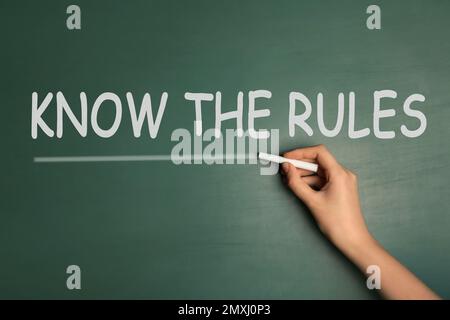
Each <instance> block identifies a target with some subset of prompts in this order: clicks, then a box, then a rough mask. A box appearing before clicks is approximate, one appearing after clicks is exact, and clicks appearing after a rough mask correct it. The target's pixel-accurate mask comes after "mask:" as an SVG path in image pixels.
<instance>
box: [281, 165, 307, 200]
mask: <svg viewBox="0 0 450 320" xmlns="http://www.w3.org/2000/svg"><path fill="white" fill-rule="evenodd" d="M282 166H283V171H284V172H285V174H286V179H287V185H288V187H289V189H291V190H292V192H294V194H295V195H296V196H297V197H299V198H300V200H302V201H303V202H305V203H309V202H310V201H311V199H312V197H314V195H315V191H314V190H313V189H311V187H310V186H309V185H308V184H307V183H306V182H305V181H303V179H302V178H301V177H300V175H299V174H298V172H297V169H296V168H295V167H294V166H293V165H292V164H290V163H288V162H285V163H283V165H282Z"/></svg>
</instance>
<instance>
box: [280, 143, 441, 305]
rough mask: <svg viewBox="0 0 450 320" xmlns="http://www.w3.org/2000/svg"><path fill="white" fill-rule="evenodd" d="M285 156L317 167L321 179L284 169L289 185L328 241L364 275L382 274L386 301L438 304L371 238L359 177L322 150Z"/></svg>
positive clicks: (300, 171)
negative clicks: (373, 268)
mask: <svg viewBox="0 0 450 320" xmlns="http://www.w3.org/2000/svg"><path fill="white" fill-rule="evenodd" d="M284 156H285V157H287V158H291V159H299V160H304V161H315V162H317V163H318V164H319V172H318V174H317V175H311V173H310V172H309V171H305V170H302V169H297V168H295V167H294V166H292V165H291V164H288V163H284V164H283V171H284V173H285V175H286V180H287V184H288V186H289V188H290V189H291V190H292V191H293V192H294V194H295V195H297V197H298V198H300V199H301V200H302V201H303V202H304V203H305V204H306V205H307V206H308V208H309V209H310V210H311V213H312V215H313V217H314V219H315V220H316V222H317V224H318V226H319V228H320V229H321V230H322V232H323V233H324V234H325V236H327V238H328V239H329V240H330V241H331V242H332V243H333V244H334V245H335V246H336V247H337V248H338V249H339V250H340V251H342V253H343V254H344V255H346V256H347V258H348V259H350V261H352V262H353V263H354V264H355V265H356V266H357V267H358V268H359V269H360V270H361V271H362V272H363V273H365V272H366V269H367V267H368V266H370V265H376V266H378V267H379V268H380V270H381V294H382V295H383V297H385V298H387V299H439V296H437V295H436V294H435V293H434V292H433V291H432V290H431V289H429V288H428V287H427V286H426V285H425V284H424V283H423V282H422V281H421V280H419V279H418V278H417V277H416V276H415V275H414V274H412V273H411V272H410V271H409V270H408V269H407V268H406V267H404V266H403V265H402V264H401V263H400V262H399V261H397V260H396V259H395V258H394V257H393V256H391V255H390V254H389V253H388V252H387V251H386V250H385V249H384V248H383V247H382V246H381V245H380V244H379V243H378V242H377V241H376V240H375V239H374V238H373V237H372V235H371V234H370V233H369V230H368V229H367V226H366V223H365V221H364V217H363V215H362V212H361V207H360V203H359V195H358V183H357V177H356V175H355V174H353V173H352V172H350V171H349V170H347V169H346V168H344V167H343V166H341V165H340V164H339V163H338V162H337V161H336V159H335V158H334V157H333V155H332V154H331V153H330V152H329V151H328V150H327V149H326V148H325V147H324V146H322V145H320V146H315V147H309V148H301V149H296V150H293V151H290V152H288V153H285V154H284Z"/></svg>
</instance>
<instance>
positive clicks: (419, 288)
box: [338, 235, 440, 300]
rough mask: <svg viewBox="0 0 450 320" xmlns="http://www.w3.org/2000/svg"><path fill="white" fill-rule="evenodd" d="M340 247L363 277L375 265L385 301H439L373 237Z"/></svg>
mask: <svg viewBox="0 0 450 320" xmlns="http://www.w3.org/2000/svg"><path fill="white" fill-rule="evenodd" d="M358 242H359V243H356V242H355V243H351V244H347V245H345V246H342V245H341V246H338V247H339V248H340V250H341V251H342V252H343V253H344V254H345V255H346V256H347V257H348V259H350V260H351V261H352V262H353V263H354V264H355V265H356V266H357V267H358V268H359V269H360V270H361V272H363V273H364V274H366V270H367V267H368V266H370V265H376V266H378V267H379V268H380V271H381V295H382V296H383V297H384V298H386V299H420V300H422V299H424V300H425V299H440V298H439V296H437V295H436V294H435V293H434V292H433V291H432V290H431V289H429V288H428V287H427V286H426V285H425V284H424V283H423V282H422V281H420V280H419V279H418V278H417V277H416V276H415V275H414V274H413V273H411V272H410V271H409V270H408V269H407V268H405V267H404V266H403V265H402V264H401V263H400V262H399V261H398V260H396V259H395V258H394V257H393V256H392V255H390V254H389V253H388V252H387V251H386V250H385V249H384V248H383V247H382V246H381V245H380V244H379V243H378V242H377V241H376V240H375V239H374V238H373V237H371V236H370V235H367V236H366V237H364V239H361V240H360V241H358Z"/></svg>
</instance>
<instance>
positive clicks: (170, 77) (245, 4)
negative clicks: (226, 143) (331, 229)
mask: <svg viewBox="0 0 450 320" xmlns="http://www.w3.org/2000/svg"><path fill="white" fill-rule="evenodd" d="M372 2H376V4H377V5H379V6H380V7H381V10H382V16H381V19H382V20H381V21H382V27H381V29H379V30H370V29H368V28H367V26H366V20H367V17H368V14H367V13H366V8H367V7H368V6H369V5H371V4H372ZM71 4H72V2H68V1H21V0H20V1H2V2H1V3H0V33H1V49H0V66H1V68H0V73H1V77H0V97H1V112H2V114H1V116H0V133H1V142H2V143H1V145H2V152H1V157H0V167H1V172H2V174H1V179H0V181H1V183H0V187H1V194H0V199H1V200H0V214H1V222H0V254H1V264H0V297H1V298H64V299H77V298H156V299H163V298H179V299H184V298H211V299H214V298H236V299H245V298H274V299H303V298H333V299H334V298H351V299H366V298H368V299H371V298H377V297H378V296H377V295H376V293H374V292H373V291H369V290H367V288H366V283H365V279H364V277H363V276H362V275H360V273H359V272H358V271H357V270H356V269H355V268H354V267H353V266H352V265H351V264H350V263H348V262H347V261H346V260H345V258H344V257H343V256H342V255H340V254H339V253H338V252H337V251H336V250H335V249H334V248H333V247H332V246H331V245H330V244H329V243H328V242H327V241H326V240H325V239H324V238H323V237H322V235H321V234H320V232H319V231H318V230H317V228H316V227H315V225H314V223H313V221H312V220H311V218H310V216H309V213H308V211H307V210H306V208H305V207H304V206H303V205H302V204H301V203H300V202H299V201H298V200H297V199H296V198H295V197H294V196H293V195H292V194H291V193H289V192H288V191H287V190H286V188H285V187H284V186H283V184H282V182H281V180H280V178H279V176H277V175H269V176H264V175H261V174H260V168H259V166H258V165H251V164H247V165H205V164H201V165H194V164H192V165H184V164H181V165H175V164H173V163H172V162H170V161H153V162H152V161H137V162H130V161H117V162H62V163H40V162H35V161H34V159H35V158H36V157H59V156H110V155H164V154H166V155H167V154H170V152H171V149H172V147H173V145H174V143H173V142H172V141H171V139H170V138H171V134H172V132H173V130H174V129H176V128H187V129H189V131H190V132H193V121H194V107H193V103H192V102H188V101H186V100H185V99H184V93H185V92H188V91H189V92H209V93H215V92H216V91H221V93H222V102H223V108H224V109H227V108H228V110H233V108H234V109H235V106H236V96H237V94H238V92H239V91H243V92H244V93H245V94H246V93H247V92H248V91H250V90H257V89H264V90H270V91H271V92H272V97H271V99H270V100H267V101H264V102H261V105H263V106H264V107H266V108H268V109H270V111H271V115H270V117H266V118H260V119H258V120H257V125H258V126H259V127H261V128H268V129H272V128H277V129H279V130H280V149H281V150H280V151H284V150H288V149H291V148H295V147H299V146H307V145H313V144H319V143H324V144H326V145H327V146H328V147H329V149H330V150H331V151H332V152H333V153H334V154H335V155H336V157H337V159H339V161H340V162H341V163H342V164H344V165H345V166H347V167H349V168H351V169H352V170H354V171H356V172H357V173H358V175H359V181H360V182H359V183H360V195H361V201H362V207H363V211H364V214H365V217H366V220H367V223H368V225H369V229H370V230H371V231H372V233H373V234H374V235H375V236H376V238H377V239H378V240H379V241H380V242H381V243H382V244H383V245H384V246H385V247H386V248H387V249H388V250H389V251H390V252H391V253H392V254H394V255H395V256H396V257H398V258H399V260H400V261H402V262H403V263H404V264H405V265H407V266H408V267H409V268H410V269H411V270H412V271H413V272H415V273H416V274H417V275H418V276H419V277H420V278H421V279H423V280H424V281H425V282H426V283H427V284H428V285H429V286H430V287H431V288H433V289H434V290H436V292H437V293H438V294H440V295H442V296H443V297H446V298H448V297H450V286H449V285H448V284H449V283H450V255H449V251H450V232H449V230H450V200H449V194H450V184H449V181H450V151H449V150H450V149H449V140H448V139H449V137H450V125H449V121H450V90H449V88H450V60H449V57H450V38H449V36H448V32H449V30H450V20H449V19H448V12H449V11H450V2H448V1H438V0H436V1H429V0H428V1H425V0H423V1H418V0H414V1H412V0H411V1H360V0H354V1H349V0H344V1H287V0H286V1H274V0H272V1H266V0H263V1H261V0H258V1H256V0H254V1H253V0H250V1H237V0H236V1H235V0H232V1H199V0H193V1H172V0H170V1H76V4H77V5H78V6H79V7H80V8H81V29H79V30H70V29H68V28H67V26H66V19H67V17H68V14H67V12H66V9H67V7H68V6H69V5H71ZM383 89H391V90H395V91H396V92H397V94H398V97H397V99H392V100H386V101H385V102H383V103H384V107H391V108H393V109H395V110H396V112H397V115H396V117H391V118H386V119H385V120H383V122H382V126H383V128H384V129H385V130H394V131H395V133H396V136H395V138H394V139H378V138H377V137H375V136H374V135H373V134H372V133H371V134H370V135H368V136H366V137H363V138H359V139H350V138H349V136H348V134H347V133H346V132H347V131H346V130H347V122H344V127H343V129H342V131H341V133H339V134H338V135H337V136H335V137H332V138H331V137H325V136H324V135H322V134H321V133H320V131H318V127H317V122H315V121H313V120H314V119H315V117H316V109H315V99H316V98H315V97H316V95H317V93H318V92H321V93H323V95H324V103H325V107H326V115H325V117H326V120H327V121H328V122H327V123H329V125H330V126H332V124H333V121H334V119H335V116H336V110H337V108H336V106H337V96H338V94H339V93H340V92H345V93H346V94H347V93H348V92H354V93H355V96H356V118H355V122H356V126H357V127H358V128H364V127H368V128H372V122H373V92H374V90H383ZM58 91H60V92H63V93H64V96H65V98H66V99H67V101H68V103H69V104H70V106H71V107H72V109H73V110H74V113H75V114H76V115H77V116H78V115H79V110H80V109H79V108H80V107H79V106H80V98H79V94H80V92H85V93H86V96H87V101H88V106H89V109H90V110H91V108H92V104H93V102H94V100H95V99H96V98H97V97H98V96H99V95H100V94H102V93H104V92H114V93H115V94H117V96H119V97H120V99H121V101H122V104H123V105H124V109H123V120H122V121H121V123H120V127H119V129H118V131H117V132H116V134H115V135H114V136H112V137H110V138H107V139H105V138H102V137H99V136H97V135H95V134H93V132H92V128H91V127H89V128H88V132H87V136H86V137H81V136H80V134H79V133H78V132H77V131H76V130H75V129H74V127H73V126H72V125H71V124H70V122H68V121H66V122H65V124H64V135H63V137H62V138H58V137H56V136H54V137H48V136H47V135H45V134H44V133H43V132H42V130H40V129H39V131H38V136H37V138H36V139H33V138H32V135H31V127H30V123H31V118H32V114H31V113H32V93H33V92H37V93H38V95H39V101H42V99H43V98H44V97H45V95H46V94H47V93H48V92H52V93H53V94H54V95H56V93H57V92H58ZM291 91H299V92H302V93H303V94H305V95H307V96H308V97H310V98H311V101H313V102H314V105H313V114H312V116H311V119H313V120H312V121H311V127H312V129H313V131H314V134H313V135H312V136H308V135H307V134H306V133H305V132H304V131H301V130H299V129H297V131H296V134H295V136H294V137H291V136H290V135H289V132H288V118H289V99H288V97H289V93H290V92H291ZM127 92H132V93H133V94H135V99H136V101H139V103H140V101H141V99H142V96H143V95H144V94H145V93H146V92H149V93H151V94H152V100H153V99H154V100H155V101H154V104H157V101H158V99H159V97H160V96H161V94H162V93H163V92H168V94H169V97H168V102H167V107H166V110H165V113H164V118H163V120H162V122H161V126H160V128H159V132H158V136H157V138H156V139H152V138H150V137H149V135H148V132H147V131H145V130H143V134H142V135H141V137H139V138H135V137H134V136H133V128H132V125H131V123H130V121H129V120H127V119H129V114H128V110H127V108H126V93H127ZM413 93H420V94H422V95H423V96H424V97H426V100H425V102H423V103H421V104H420V106H418V107H417V109H420V111H421V112H423V114H425V116H426V119H427V127H426V130H425V131H424V133H423V134H422V135H420V136H419V137H416V138H408V137H405V136H404V135H402V134H401V132H400V128H401V125H407V126H410V127H411V128H414V127H417V119H414V118H410V117H409V118H408V117H405V115H404V114H402V105H403V102H404V100H405V99H406V98H407V97H408V96H409V95H411V94H413ZM137 103H138V102H137ZM233 106H234V107H233ZM244 108H247V106H246V105H245V106H244ZM107 110H109V109H108V108H105V109H104V110H103V111H102V113H101V114H99V120H98V121H99V122H101V123H102V125H103V126H108V125H110V124H111V123H112V122H113V121H114V113H113V112H108V111H107ZM110 110H113V109H110ZM246 112H247V109H244V114H246ZM45 118H46V122H47V124H48V125H49V126H50V127H52V128H55V127H56V105H55V103H54V101H53V102H52V103H50V105H49V107H48V110H47V111H46V113H45ZM66 120H67V118H66ZM228 122H230V121H228ZM203 125H204V126H205V127H212V126H214V107H213V103H210V104H209V105H207V104H205V106H204V108H203ZM224 125H227V126H230V127H231V128H232V127H233V126H234V123H233V122H232V121H231V122H230V123H229V124H226V123H225V122H224ZM144 133H145V134H144ZM69 265H77V266H79V267H80V268H81V275H82V288H81V290H68V289H67V287H66V279H67V277H68V274H67V273H66V268H67V266H69Z"/></svg>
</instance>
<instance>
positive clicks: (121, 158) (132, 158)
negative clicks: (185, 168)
mask: <svg viewBox="0 0 450 320" xmlns="http://www.w3.org/2000/svg"><path fill="white" fill-rule="evenodd" d="M256 159H257V155H256V154H225V155H216V156H204V155H191V156H172V155H164V154H159V155H114V156H56V157H34V158H33V162H35V163H57V162H137V161H196V160H197V161H199V160H203V161H204V160H206V161H217V160H228V161H229V160H256Z"/></svg>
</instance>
